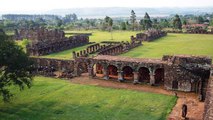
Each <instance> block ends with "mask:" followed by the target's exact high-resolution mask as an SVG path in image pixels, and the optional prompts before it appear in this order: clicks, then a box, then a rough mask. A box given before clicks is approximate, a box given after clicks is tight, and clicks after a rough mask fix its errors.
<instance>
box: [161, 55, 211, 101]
mask: <svg viewBox="0 0 213 120" xmlns="http://www.w3.org/2000/svg"><path fill="white" fill-rule="evenodd" d="M163 61H167V62H168V64H167V65H165V66H164V68H165V69H167V73H166V74H167V75H166V76H165V82H164V84H165V86H166V88H167V89H177V90H180V91H185V92H195V93H197V94H198V95H199V100H200V101H203V100H204V98H205V97H206V88H207V85H208V81H209V77H210V72H211V63H212V59H211V58H209V57H203V56H183V55H179V56H164V57H163Z"/></svg>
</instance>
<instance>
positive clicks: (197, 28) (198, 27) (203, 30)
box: [167, 24, 213, 34]
mask: <svg viewBox="0 0 213 120" xmlns="http://www.w3.org/2000/svg"><path fill="white" fill-rule="evenodd" d="M182 28H183V29H186V31H182V30H168V31H167V32H168V33H186V34H213V29H212V28H210V31H208V28H207V25H205V24H192V25H183V26H182Z"/></svg>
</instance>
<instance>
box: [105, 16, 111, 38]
mask: <svg viewBox="0 0 213 120" xmlns="http://www.w3.org/2000/svg"><path fill="white" fill-rule="evenodd" d="M104 24H105V25H106V27H107V30H108V31H109V32H111V39H113V36H112V26H113V20H112V18H110V17H109V16H106V17H105V18H104Z"/></svg>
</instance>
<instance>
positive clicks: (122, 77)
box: [118, 71, 124, 82]
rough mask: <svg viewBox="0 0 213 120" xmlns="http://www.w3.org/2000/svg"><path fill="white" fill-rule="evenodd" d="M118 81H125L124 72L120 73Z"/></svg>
mask: <svg viewBox="0 0 213 120" xmlns="http://www.w3.org/2000/svg"><path fill="white" fill-rule="evenodd" d="M118 81H120V82H123V81H124V75H123V71H118Z"/></svg>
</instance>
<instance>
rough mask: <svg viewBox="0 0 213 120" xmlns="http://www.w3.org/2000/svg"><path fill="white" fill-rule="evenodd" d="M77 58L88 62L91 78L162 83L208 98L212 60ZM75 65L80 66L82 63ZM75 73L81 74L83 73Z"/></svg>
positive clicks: (185, 58) (180, 57)
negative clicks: (207, 90)
mask: <svg viewBox="0 0 213 120" xmlns="http://www.w3.org/2000/svg"><path fill="white" fill-rule="evenodd" d="M77 61H79V62H82V61H83V62H84V63H86V64H87V66H88V72H89V75H90V76H91V77H98V78H103V79H117V80H119V81H122V82H123V81H126V82H132V83H148V84H150V85H160V84H161V85H164V88H165V89H168V90H178V91H184V92H194V93H197V94H198V98H199V100H200V101H203V100H205V98H206V89H207V85H208V82H209V76H210V71H211V62H212V59H210V58H209V57H204V56H189V55H176V56H168V55H165V56H163V58H162V60H161V59H142V58H128V57H118V56H109V55H98V56H96V57H93V58H85V57H79V58H77V59H76V62H77ZM75 65H76V67H77V68H78V62H77V63H76V64H75ZM75 74H76V76H79V75H80V74H81V73H78V72H76V73H75Z"/></svg>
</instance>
